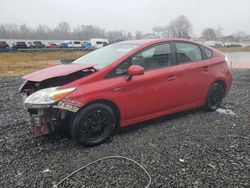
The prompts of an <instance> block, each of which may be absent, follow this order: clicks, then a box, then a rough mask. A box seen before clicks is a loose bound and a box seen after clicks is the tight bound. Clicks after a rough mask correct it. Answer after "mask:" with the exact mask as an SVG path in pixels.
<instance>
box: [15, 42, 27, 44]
mask: <svg viewBox="0 0 250 188" xmlns="http://www.w3.org/2000/svg"><path fill="white" fill-rule="evenodd" d="M17 44H19V45H25V44H26V43H25V42H17Z"/></svg>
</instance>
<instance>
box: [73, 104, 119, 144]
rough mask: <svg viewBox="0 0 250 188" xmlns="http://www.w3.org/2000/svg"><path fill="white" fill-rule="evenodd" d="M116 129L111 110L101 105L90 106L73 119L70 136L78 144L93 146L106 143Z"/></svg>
mask: <svg viewBox="0 0 250 188" xmlns="http://www.w3.org/2000/svg"><path fill="white" fill-rule="evenodd" d="M115 127H116V117H115V113H114V112H113V110H112V109H111V108H110V107H109V106H107V105H105V104H102V103H96V104H91V105H89V106H87V107H86V108H84V109H82V110H81V111H80V112H79V113H78V114H76V116H74V117H73V120H72V123H71V125H70V134H71V136H72V138H73V139H74V140H76V141H77V142H78V143H80V144H82V145H86V146H94V145H98V144H101V143H103V142H104V141H106V140H107V139H108V138H109V137H110V136H111V135H112V133H113V131H114V129H115Z"/></svg>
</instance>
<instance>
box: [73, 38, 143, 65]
mask: <svg viewBox="0 0 250 188" xmlns="http://www.w3.org/2000/svg"><path fill="white" fill-rule="evenodd" d="M137 47H138V45H136V44H122V43H116V44H112V45H109V46H106V47H103V48H101V49H98V50H95V51H93V52H91V53H88V54H87V55H84V56H82V57H80V58H79V59H76V60H75V61H73V63H79V64H81V63H82V64H91V65H93V64H94V65H95V67H94V68H96V69H102V68H104V67H106V66H108V65H110V64H111V63H113V62H114V61H115V60H117V59H119V58H120V57H122V56H123V55H125V54H127V53H128V52H130V51H131V50H133V49H135V48H137Z"/></svg>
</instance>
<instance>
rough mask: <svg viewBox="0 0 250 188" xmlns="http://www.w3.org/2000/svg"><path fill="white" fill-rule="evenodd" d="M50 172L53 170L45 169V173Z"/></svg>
mask: <svg viewBox="0 0 250 188" xmlns="http://www.w3.org/2000/svg"><path fill="white" fill-rule="evenodd" d="M48 172H51V170H50V169H46V170H44V171H43V174H44V173H48Z"/></svg>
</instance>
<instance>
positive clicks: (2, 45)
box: [0, 41, 9, 48]
mask: <svg viewBox="0 0 250 188" xmlns="http://www.w3.org/2000/svg"><path fill="white" fill-rule="evenodd" d="M0 48H9V45H8V44H7V42H5V41H0Z"/></svg>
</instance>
